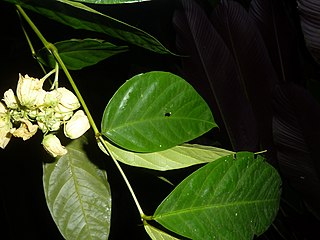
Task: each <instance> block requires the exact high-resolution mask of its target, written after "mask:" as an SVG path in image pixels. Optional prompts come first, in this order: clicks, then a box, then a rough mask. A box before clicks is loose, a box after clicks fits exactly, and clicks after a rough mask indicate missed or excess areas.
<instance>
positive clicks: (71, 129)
mask: <svg viewBox="0 0 320 240" xmlns="http://www.w3.org/2000/svg"><path fill="white" fill-rule="evenodd" d="M89 128H90V123H89V120H88V117H87V116H86V115H85V113H84V112H83V111H82V110H78V111H77V112H76V113H75V114H74V115H73V116H72V117H71V119H70V120H69V121H68V122H67V124H65V125H64V134H65V135H66V136H67V137H68V138H71V139H76V138H78V137H80V136H81V135H83V134H84V133H85V132H86V131H87V130H88V129H89Z"/></svg>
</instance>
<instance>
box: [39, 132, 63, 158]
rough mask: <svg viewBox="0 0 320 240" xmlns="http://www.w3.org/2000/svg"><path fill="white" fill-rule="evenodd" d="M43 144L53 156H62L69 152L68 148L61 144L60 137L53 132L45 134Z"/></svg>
mask: <svg viewBox="0 0 320 240" xmlns="http://www.w3.org/2000/svg"><path fill="white" fill-rule="evenodd" d="M42 145H43V147H44V149H45V150H46V151H47V152H48V153H50V154H51V155H52V156H53V157H57V156H62V155H65V154H66V153H67V152H68V150H67V149H66V148H65V147H64V146H62V145H61V142H60V140H59V138H58V137H57V136H56V135H53V134H48V135H45V136H44V137H43V140H42Z"/></svg>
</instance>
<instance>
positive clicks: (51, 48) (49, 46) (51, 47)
mask: <svg viewBox="0 0 320 240" xmlns="http://www.w3.org/2000/svg"><path fill="white" fill-rule="evenodd" d="M16 7H17V9H18V11H19V12H20V14H21V15H22V16H23V17H24V19H25V20H26V21H27V23H28V24H29V25H30V27H31V28H32V29H33V31H34V32H35V33H36V35H37V36H38V37H39V39H40V41H41V42H42V43H43V45H44V46H45V48H46V49H48V51H49V52H51V54H52V55H53V56H54V57H55V59H56V61H57V62H58V63H59V65H60V67H61V68H62V70H63V72H64V73H65V75H66V77H67V78H68V80H69V82H70V84H71V86H72V88H73V90H74V92H75V94H76V96H77V97H78V99H79V102H80V103H81V105H82V107H83V110H84V111H85V113H86V115H87V117H88V119H89V122H90V125H91V127H92V129H93V131H94V133H95V136H96V139H97V141H100V142H101V143H102V145H103V147H104V148H105V149H106V150H107V152H109V153H110V156H111V158H112V160H113V162H114V164H115V165H116V167H117V168H118V170H119V172H120V174H121V176H122V178H123V179H124V181H125V183H126V185H127V187H128V189H129V191H130V193H131V195H132V197H133V200H134V202H135V204H136V206H137V208H138V211H139V213H140V217H141V219H142V221H143V220H151V219H152V217H151V216H146V215H145V214H144V213H143V210H142V208H141V206H140V203H139V201H138V199H137V197H136V195H135V193H134V191H133V189H132V187H131V184H130V182H129V180H128V178H127V176H126V175H125V173H124V171H123V170H122V168H121V166H120V164H119V163H118V161H117V160H116V159H115V157H114V156H113V153H112V151H110V149H109V147H108V145H107V143H106V140H105V139H103V137H102V136H101V134H100V132H99V130H98V128H97V126H96V124H95V122H94V120H93V118H92V115H91V114H90V111H89V109H88V107H87V105H86V103H85V101H84V100H83V98H82V95H81V93H80V91H79V89H78V87H77V86H76V84H75V82H74V81H73V79H72V77H71V75H70V73H69V71H68V69H67V67H66V66H65V64H64V62H63V61H62V59H61V57H60V55H59V53H58V50H57V48H56V47H55V46H54V45H53V44H52V43H50V42H48V41H47V40H46V39H45V38H44V36H43V35H42V34H41V32H40V31H39V29H38V28H37V27H36V26H35V25H34V24H33V22H32V21H31V19H30V18H29V17H28V15H27V14H26V13H25V12H24V10H23V9H22V8H21V7H20V6H19V5H16Z"/></svg>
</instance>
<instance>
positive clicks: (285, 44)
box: [249, 0, 301, 82]
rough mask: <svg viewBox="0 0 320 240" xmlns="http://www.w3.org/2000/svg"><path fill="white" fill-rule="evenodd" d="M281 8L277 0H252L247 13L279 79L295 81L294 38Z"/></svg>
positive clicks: (282, 4)
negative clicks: (256, 27) (256, 29)
mask: <svg viewBox="0 0 320 240" xmlns="http://www.w3.org/2000/svg"><path fill="white" fill-rule="evenodd" d="M285 7H286V6H284V3H283V1H279V0H253V1H251V4H250V8H249V14H250V16H251V17H252V18H253V20H254V21H255V23H256V25H257V26H258V28H259V31H260V33H261V35H262V37H263V40H264V42H265V45H266V47H267V49H268V53H269V56H270V59H271V61H272V64H273V67H274V69H275V70H276V72H277V74H278V77H279V79H280V81H282V82H286V81H291V82H299V81H300V80H301V76H300V75H301V74H300V72H299V62H298V59H299V56H298V51H297V49H298V48H297V46H298V43H297V38H298V37H297V33H296V30H294V28H293V22H292V19H290V18H289V16H288V15H289V14H288V13H287V12H286V11H285ZM287 11H288V10H287Z"/></svg>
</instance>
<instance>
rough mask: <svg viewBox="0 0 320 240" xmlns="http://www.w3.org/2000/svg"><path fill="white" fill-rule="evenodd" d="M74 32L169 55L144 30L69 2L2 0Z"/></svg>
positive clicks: (62, 0) (168, 52) (66, 0)
mask: <svg viewBox="0 0 320 240" xmlns="http://www.w3.org/2000/svg"><path fill="white" fill-rule="evenodd" d="M5 1H7V2H10V3H13V4H19V5H20V6H21V7H23V8H25V9H29V10H31V11H34V12H37V13H39V14H41V15H43V16H45V17H47V18H50V19H52V20H54V21H57V22H60V23H62V24H65V25H67V26H70V27H73V28H75V29H84V30H89V31H94V32H98V33H103V34H106V35H108V36H111V37H113V38H116V39H120V40H123V41H126V42H128V43H130V44H133V45H137V46H139V47H142V48H145V49H148V50H150V51H154V52H157V53H161V54H172V53H171V52H170V51H169V50H168V49H167V48H166V47H165V46H163V45H162V44H161V43H160V42H159V41H158V40H157V39H156V38H155V37H153V36H152V35H150V34H148V33H146V32H144V31H143V30H141V29H139V28H136V27H134V26H131V25H129V24H127V23H125V22H122V21H119V20H117V19H115V18H113V17H111V16H108V15H106V14H103V13H101V12H99V11H96V10H95V9H93V8H90V7H88V6H86V5H84V4H82V3H79V2H74V1H70V0H56V1H52V0H41V1H37V0H5Z"/></svg>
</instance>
